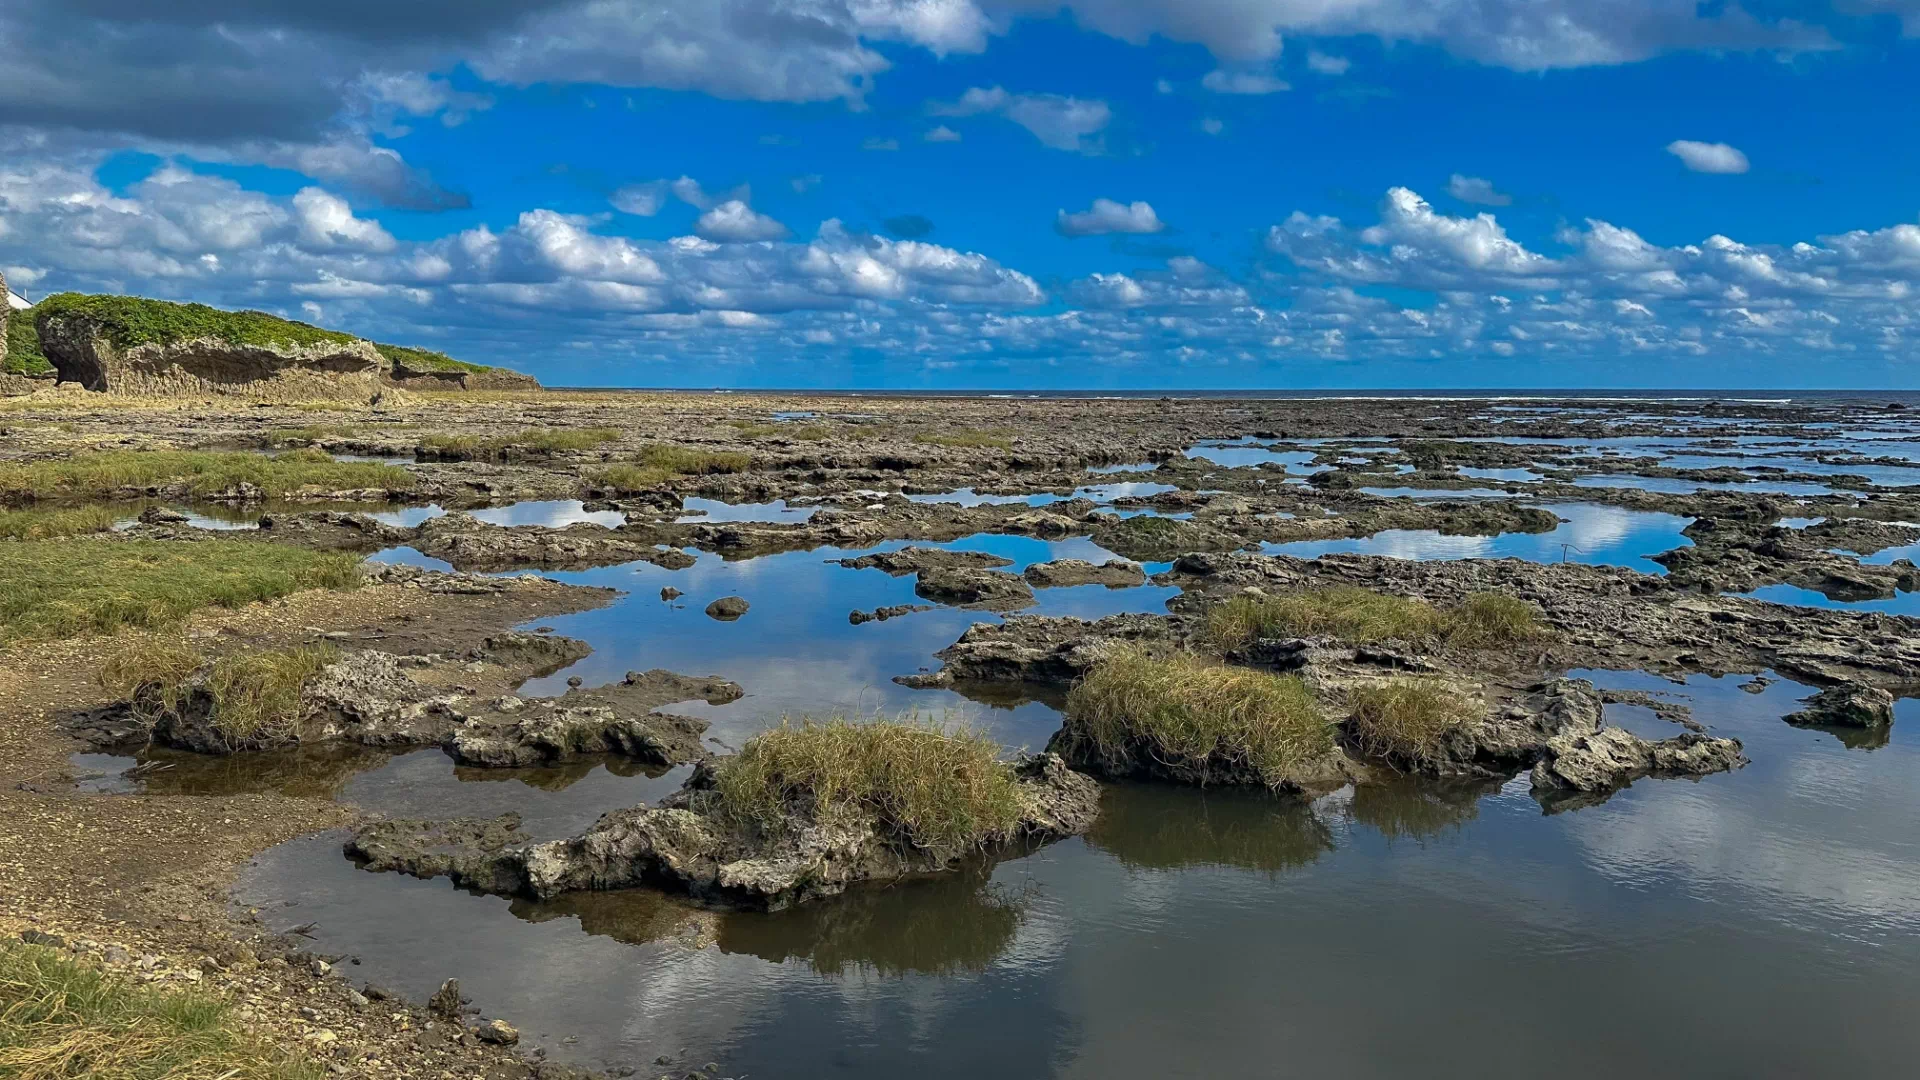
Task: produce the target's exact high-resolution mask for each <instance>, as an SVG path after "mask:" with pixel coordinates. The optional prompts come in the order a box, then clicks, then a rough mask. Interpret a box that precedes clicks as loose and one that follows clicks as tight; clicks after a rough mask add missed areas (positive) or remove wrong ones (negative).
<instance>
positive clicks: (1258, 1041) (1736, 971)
mask: <svg viewBox="0 0 1920 1080" xmlns="http://www.w3.org/2000/svg"><path fill="white" fill-rule="evenodd" d="M888 625H891V624H888ZM1593 677H1595V678H1596V680H1597V681H1599V682H1601V683H1602V685H1607V686H1614V687H1619V688H1624V689H1642V690H1649V691H1655V692H1663V693H1667V694H1672V695H1676V696H1677V697H1678V698H1679V699H1680V700H1685V701H1690V702H1691V703H1692V704H1693V706H1694V708H1695V715H1696V717H1697V718H1698V719H1701V720H1702V721H1704V722H1706V723H1708V724H1709V725H1710V726H1711V727H1712V729H1713V731H1714V733H1715V734H1721V735H1734V736H1737V737H1739V738H1741V739H1743V740H1744V741H1745V742H1746V747H1747V753H1748V755H1749V756H1750V757H1751V758H1752V759H1753V764H1752V765H1750V766H1748V767H1747V768H1746V769H1744V770H1741V771H1739V772H1737V773H1733V774H1730V775H1722V776H1713V777H1708V778H1705V779H1704V780H1701V781H1699V782H1688V781H1651V780H1643V781H1641V782H1640V783H1638V784H1635V785H1634V786H1633V787H1632V788H1630V789H1629V790H1627V791H1625V792H1623V793H1621V794H1620V795H1618V796H1616V797H1615V798H1614V799H1612V800H1611V801H1609V802H1607V803H1606V804H1604V805H1602V806H1598V807H1592V808H1588V809H1583V810H1576V811H1569V812H1565V813H1559V814H1553V815H1543V814H1542V813H1541V811H1540V808H1539V807H1538V805H1536V804H1535V803H1534V801H1533V800H1532V799H1531V798H1530V797H1528V795H1527V794H1526V787H1525V782H1524V780H1521V781H1519V782H1516V783H1514V784H1509V785H1507V786H1506V787H1505V788H1504V789H1502V790H1499V791H1497V792H1492V793H1486V794H1482V793H1479V792H1472V791H1464V790H1459V789H1441V788H1433V787H1422V786H1419V785H1405V784H1401V785H1394V786H1391V787H1385V788H1362V789H1360V790H1358V791H1347V792H1342V793H1340V794H1338V795H1335V796H1332V797H1329V798H1327V799H1323V800H1320V801H1319V802H1317V803H1315V804H1313V805H1311V806H1305V805H1301V804H1297V803H1288V802H1282V801H1277V800H1273V799H1269V798H1266V797H1257V796H1250V795H1241V794H1235V793H1230V792H1222V791H1199V790H1184V789H1171V788H1141V787H1117V788H1114V789H1112V790H1111V791H1110V792H1109V794H1108V796H1107V798H1106V805H1105V812H1104V815H1103V818H1102V821H1101V823H1100V825H1099V826H1098V827H1097V828H1096V829H1095V830H1094V832H1093V833H1092V834H1090V835H1089V836H1087V837H1085V838H1083V839H1076V840H1070V841H1065V842H1062V843H1059V844H1055V845H1052V846H1050V847H1047V848H1044V849H1041V850H1039V851H1037V852H1033V853H1031V854H1027V855H1025V856H1024V857H1020V858H1013V859H1010V860H1007V861H1004V862H1001V863H999V864H998V865H997V866H994V867H991V868H990V869H987V870H983V871H982V872H980V873H977V874H972V875H966V874H956V875H952V876H950V877H947V878H945V879H942V880H939V881H935V882H924V883H910V884H904V885H899V886H895V887H893V888H887V889H875V890H870V891H862V892H860V893H857V894H855V895H852V896H849V897H846V898H843V899H840V900H836V901H832V902H829V903H824V904H818V905H813V906H810V907H806V908H803V909H801V910H800V911H797V912H791V913H786V914H783V915H776V916H766V915H749V914H737V915H707V914H700V913H694V912H691V911H689V910H687V909H685V908H683V907H681V906H679V905H677V904H675V903H672V902H670V901H668V900H666V899H665V898H663V897H660V896H658V895H656V894H652V893H649V892H646V891H632V892H626V893H615V894H605V895H598V896H585V897H572V898H567V899H565V900H564V901H563V902H557V903H550V904H533V903H528V902H520V901H508V900H505V899H500V898H495V897H480V896H473V895H469V894H467V893H464V892H461V891H459V890H457V889H454V888H452V887H450V886H448V885H447V884H446V883H444V882H422V881H416V880H413V879H409V878H404V877H400V876H397V875H390V874H380V875H376V874H369V873H366V872H364V871H361V870H359V869H357V868H356V867H354V866H353V865H352V864H351V863H349V862H348V861H347V860H346V859H345V858H343V857H342V856H341V855H340V852H339V839H340V838H339V837H338V836H333V835H328V836H320V837H314V838H308V839H304V840H299V841H295V842H293V843H291V844H288V845H283V846H282V847H279V848H276V849H274V850H272V851H270V852H268V853H266V854H265V855H263V856H262V857H261V858H260V859H258V860H256V862H255V863H254V864H253V866H252V867H251V868H250V869H249V870H248V871H247V872H246V873H245V874H244V876H243V880H242V882H241V885H240V889H239V899H240V901H241V902H243V903H246V904H250V905H254V906H258V907H260V908H261V909H262V912H263V918H264V919H265V920H266V921H267V923H268V925H269V926H271V927H274V928H285V927H288V926H293V925H296V924H302V923H308V922H314V923H317V926H316V927H315V929H314V930H313V934H314V935H315V939H314V942H313V947H314V948H316V949H318V950H321V951H329V952H340V953H346V954H349V955H350V956H352V957H355V958H357V959H358V960H359V961H360V966H359V967H356V968H354V969H353V970H354V971H355V974H356V976H357V977H361V978H366V979H369V980H372V981H376V982H380V983H384V984H387V985H391V986H394V987H395V988H397V989H400V990H402V991H404V992H407V993H409V994H411V995H413V996H416V997H424V996H425V995H427V994H428V993H431V991H432V990H433V989H434V988H435V987H436V986H437V985H438V984H439V982H440V980H441V979H444V978H446V977H448V976H455V977H458V978H459V979H460V981H461V987H462V990H463V991H464V992H466V993H467V994H469V995H471V996H472V997H473V998H474V1001H475V1003H476V1005H477V1006H478V1007H479V1008H480V1009H481V1010H482V1011H483V1013H485V1014H487V1015H496V1014H497V1015H504V1016H507V1017H510V1018H512V1019H513V1021H514V1023H515V1024H516V1025H517V1026H519V1027H520V1028H521V1030H522V1032H523V1035H524V1037H525V1039H526V1042H527V1043H528V1044H531V1045H536V1046H540V1047H544V1048H546V1049H548V1050H549V1051H550V1052H552V1053H553V1054H555V1055H556V1056H559V1057H561V1058H563V1059H566V1060H573V1061H578V1062H581V1063H587V1064H602V1063H604V1064H612V1065H616V1066H617V1065H633V1066H637V1067H641V1068H645V1067H647V1063H649V1062H651V1061H652V1059H653V1057H654V1056H655V1055H656V1054H660V1053H663V1052H664V1053H668V1054H676V1053H679V1052H681V1051H682V1050H683V1049H684V1052H685V1054H686V1061H687V1062H688V1064H687V1065H686V1066H684V1067H688V1068H690V1067H695V1066H697V1065H698V1064H699V1063H702V1062H705V1061H709V1060H711V1061H715V1062H718V1063H720V1064H721V1065H722V1067H723V1069H724V1070H725V1073H726V1074H730V1075H739V1074H743V1073H744V1074H747V1075H755V1076H820V1075H842V1076H858V1077H864V1076H873V1077H883V1076H896V1075H901V1074H911V1075H916V1076H933V1077H948V1076H951V1077H975V1076H983V1075H994V1076H1000V1075H1009V1076H1017V1077H1122V1078H1133V1077H1139V1078H1143V1080H1144V1078H1148V1077H1155V1078H1157V1077H1167V1076H1181V1077H1218V1076H1234V1075H1249V1076H1267V1075H1275V1065H1274V1063H1275V1062H1279V1061H1284V1062H1286V1063H1287V1066H1286V1069H1285V1070H1284V1073H1285V1074H1287V1075H1292V1074H1294V1073H1296V1072H1297V1073H1301V1074H1306V1073H1310V1072H1317V1073H1325V1074H1328V1075H1336V1076H1357V1077H1382V1078H1385V1077H1395V1078H1398V1077H1404V1076H1414V1075H1420V1076H1425V1075H1440V1076H1455V1075H1476V1076H1478V1075H1490V1076H1496V1077H1504V1076H1515V1077H1520V1076H1533V1075H1537V1074H1538V1071H1539V1068H1540V1063H1541V1062H1542V1061H1543V1060H1550V1061H1552V1063H1553V1064H1552V1069H1553V1071H1554V1073H1555V1074H1556V1075H1563V1076H1571V1077H1595V1078H1600V1077H1605V1078H1609V1080H1611V1078H1614V1077H1618V1076H1622V1075H1661V1076H1667V1075H1689V1074H1704V1075H1712V1076H1742V1077H1744V1076H1814V1075H1818V1076H1888V1077H1891V1076H1903V1075H1907V1074H1908V1072H1909V1069H1910V1065H1911V1062H1912V1060H1913V1059H1914V1057H1915V1055H1916V1054H1920V1028H1916V1027H1915V1025H1913V1024H1911V1023H1910V1022H1908V1015H1909V1013H1910V1011H1911V1005H1912V1000H1913V999H1912V988H1913V981H1912V980H1913V975H1914V972H1915V971H1916V970H1920V934H1916V933H1915V931H1916V930H1920V835H1916V833H1915V831H1914V830H1913V829H1912V828H1911V827H1910V826H1911V823H1912V822H1914V821H1916V820H1920V788H1916V786H1915V785H1913V784H1912V782H1911V778H1912V776H1913V775H1914V770H1915V769H1916V767H1920V756H1917V754H1916V742H1917V741H1920V740H1916V738H1915V737H1914V736H1912V734H1911V732H1912V731H1914V730H1915V728H1914V725H1916V724H1920V710H1916V709H1915V707H1914V705H1913V703H1912V702H1902V703H1901V705H1900V719H1899V720H1898V721H1897V722H1896V724H1895V726H1894V728H1893V732H1892V737H1891V740H1890V742H1889V743H1888V744H1887V745H1883V746H1880V747H1878V748H1876V749H1871V750H1868V749H1865V748H1856V749H1849V748H1848V747H1847V746H1846V745H1844V744H1843V743H1842V742H1841V741H1840V740H1839V739H1838V738H1836V737H1834V736H1833V735H1831V734H1829V733H1825V732H1821V731H1811V730H1802V729H1797V728H1793V727H1791V726H1789V725H1786V724H1784V723H1782V722H1781V721H1780V720H1779V719H1778V718H1779V717H1780V716H1781V715H1782V714H1784V713H1785V712H1788V711H1791V710H1792V709H1793V708H1795V707H1796V703H1797V702H1798V700H1799V699H1800V698H1802V697H1804V696H1805V695H1806V694H1807V693H1809V692H1810V688H1807V687H1800V686H1796V685H1794V684H1792V683H1786V682H1779V683H1775V684H1774V685H1772V686H1770V687H1767V688H1766V689H1765V691H1764V692H1762V693H1759V694H1748V693H1745V692H1743V691H1742V690H1741V689H1740V688H1739V687H1740V684H1741V683H1743V682H1745V681H1746V680H1745V679H1744V678H1740V677H1730V678H1724V679H1711V678H1706V677H1703V676H1702V677H1695V678H1693V679H1692V680H1690V681H1689V682H1688V684H1687V685H1685V686H1679V685H1676V684H1673V683H1670V682H1668V681H1666V680H1663V679H1658V678H1654V677H1651V676H1646V675H1640V674H1635V673H1597V674H1595V675H1594V676H1593ZM1615 712H1616V715H1617V716H1620V718H1621V719H1623V720H1624V719H1626V718H1627V717H1626V716H1624V715H1621V711H1620V710H1618V709H1617V708H1616V710H1615ZM1626 712H1629V713H1630V712H1633V710H1626ZM1636 723H1653V724H1655V725H1657V728H1656V730H1655V732H1654V733H1659V732H1660V731H1662V730H1664V731H1671V730H1673V729H1672V726H1671V725H1664V724H1662V723H1661V722H1657V721H1651V720H1650V719H1648V718H1647V717H1645V716H1641V717H1638V718H1637V719H1636ZM609 794H610V796H611V795H613V794H614V793H609ZM1476 796H1478V797H1476ZM703 941H704V942H708V944H706V945H705V947H699V944H700V943H701V942H703ZM1596 1024H1598V1025H1600V1026H1601V1027H1602V1028H1603V1029H1604V1031H1605V1032H1607V1033H1608V1034H1606V1035H1605V1036H1596ZM1842 1032H1843V1033H1844V1037H1832V1036H1834V1033H1842ZM564 1040H572V1041H564ZM1568 1047H1578V1052H1577V1053H1569V1052H1567V1048H1568Z"/></svg>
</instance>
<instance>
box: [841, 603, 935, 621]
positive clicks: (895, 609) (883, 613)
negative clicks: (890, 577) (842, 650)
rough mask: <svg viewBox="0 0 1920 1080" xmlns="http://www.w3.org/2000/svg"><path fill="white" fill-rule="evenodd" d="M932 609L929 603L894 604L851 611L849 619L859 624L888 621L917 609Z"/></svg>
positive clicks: (848, 613) (848, 614)
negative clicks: (870, 609) (868, 609)
mask: <svg viewBox="0 0 1920 1080" xmlns="http://www.w3.org/2000/svg"><path fill="white" fill-rule="evenodd" d="M932 610H933V608H932V607H931V606H929V605H927V604H893V605H891V606H889V607H881V608H874V609H873V610H872V611H849V612H847V621H848V622H850V623H852V624H853V625H855V626H859V625H860V624H862V623H870V622H886V621H887V620H888V619H897V618H899V617H900V616H902V615H911V614H913V613H914V612H916V611H932Z"/></svg>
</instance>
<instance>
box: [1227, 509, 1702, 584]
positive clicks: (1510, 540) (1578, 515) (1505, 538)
mask: <svg viewBox="0 0 1920 1080" xmlns="http://www.w3.org/2000/svg"><path fill="white" fill-rule="evenodd" d="M1542 509H1545V510H1550V511H1552V512H1553V513H1555V514H1558V515H1559V516H1560V517H1562V518H1564V519H1565V520H1564V521H1563V522H1562V523H1561V524H1560V526H1559V527H1558V528H1556V529H1554V530H1553V531H1552V532H1546V533H1501V534H1500V535H1498V536H1445V535H1442V534H1440V533H1438V532H1435V531H1433V530H1431V529H1390V530H1388V531H1386V532H1380V533H1375V534H1374V535H1372V536H1366V537H1354V538H1349V539H1341V540H1301V541H1296V542H1294V543H1289V544H1262V545H1260V549H1261V550H1262V551H1264V552H1266V553H1267V554H1269V555H1292V556H1295V557H1296V558H1302V559H1311V558H1316V557H1318V556H1321V555H1329V554H1334V553H1351V554H1360V555H1386V556H1389V557H1391V558H1395V559H1418V560H1436V559H1509V558H1511V559H1525V560H1526V561H1528V562H1546V563H1552V562H1577V563H1587V564H1588V565H1592V566H1624V567H1627V568H1628V569H1631V570H1638V571H1640V572H1641V573H1643V574H1664V573H1666V572H1667V568H1666V567H1664V566H1661V565H1660V564H1659V563H1656V562H1654V561H1653V560H1652V559H1650V558H1649V557H1648V556H1651V555H1657V554H1659V553H1661V552H1663V551H1672V550H1673V549H1674V548H1682V547H1692V546H1693V541H1692V540H1689V539H1687V538H1686V537H1685V536H1682V535H1680V530H1682V529H1684V528H1686V527H1687V526H1688V525H1689V524H1691V523H1692V521H1693V519H1692V518H1688V517H1680V516H1678V515H1675V514H1660V513H1654V512H1651V511H1645V510H1626V509H1622V508H1620V507H1617V506H1602V505H1599V504H1597V503H1547V504H1543V506H1542Z"/></svg>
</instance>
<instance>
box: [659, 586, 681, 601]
mask: <svg viewBox="0 0 1920 1080" xmlns="http://www.w3.org/2000/svg"><path fill="white" fill-rule="evenodd" d="M682 595H684V594H683V593H681V591H680V590H679V589H676V588H674V587H673V586H671V585H669V586H667V587H666V588H664V589H661V590H660V599H662V600H666V601H669V602H671V601H674V600H678V599H680V597H681V596H682Z"/></svg>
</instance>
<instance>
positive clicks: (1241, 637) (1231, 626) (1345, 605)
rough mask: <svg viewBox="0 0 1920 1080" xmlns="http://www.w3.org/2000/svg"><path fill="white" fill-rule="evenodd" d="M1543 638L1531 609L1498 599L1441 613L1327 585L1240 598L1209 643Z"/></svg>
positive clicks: (1226, 609) (1472, 600)
mask: <svg viewBox="0 0 1920 1080" xmlns="http://www.w3.org/2000/svg"><path fill="white" fill-rule="evenodd" d="M1543 633H1545V627H1544V626H1543V625H1542V623H1541V621H1540V616H1539V613H1538V612H1537V611H1535V609H1534V608H1533V606H1532V605H1531V604H1528V603H1527V602H1526V601H1524V600H1519V599H1516V598H1514V597H1509V596H1501V595H1499V594H1496V593H1477V594H1475V595H1473V596H1471V597H1468V598H1467V600H1466V602H1465V603H1463V604H1460V605H1459V606H1457V607H1452V608H1441V607H1436V606H1434V605H1433V604H1430V603H1428V602H1426V601H1425V600H1416V599H1414V598H1412V597H1406V596H1393V595H1390V594H1387V593H1378V592H1374V591H1373V590H1371V589H1363V588H1360V587H1359V586H1357V585H1329V586H1325V587H1322V588H1316V589H1302V590H1299V591H1297V592H1289V593H1281V594H1279V595H1277V596H1249V595H1245V594H1242V595H1240V596H1236V597H1233V598H1232V599H1230V600H1227V601H1225V602H1223V603H1220V604H1216V605H1214V607H1213V608H1212V609H1211V610H1210V611H1208V613H1207V637H1208V639H1209V640H1211V641H1212V642H1213V643H1214V644H1215V645H1217V646H1219V647H1221V648H1227V649H1230V648H1235V647H1237V646H1240V645H1244V644H1246V643H1247V642H1249V641H1252V640H1254V639H1256V638H1273V637H1317V636H1323V635H1324V636H1327V637H1333V638H1338V639H1339V640H1341V641H1345V642H1348V643H1350V644H1354V645H1371V644H1376V643H1378V642H1383V641H1403V642H1406V643H1408V644H1410V645H1417V646H1422V647H1431V646H1438V645H1456V646H1462V647H1469V648H1485V647H1490V646H1495V645H1505V644H1512V643H1516V642H1520V641H1525V640H1528V639H1530V638H1536V637H1539V636H1541V635H1542V634H1543Z"/></svg>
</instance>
